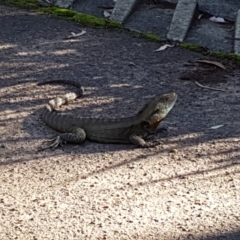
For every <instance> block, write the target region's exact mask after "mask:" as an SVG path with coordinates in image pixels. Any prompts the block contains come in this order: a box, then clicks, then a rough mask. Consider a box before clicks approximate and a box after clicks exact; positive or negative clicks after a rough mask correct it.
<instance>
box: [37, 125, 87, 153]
mask: <svg viewBox="0 0 240 240" xmlns="http://www.w3.org/2000/svg"><path fill="white" fill-rule="evenodd" d="M85 139H86V132H85V131H84V129H82V128H80V127H78V128H73V129H72V131H71V132H67V133H62V134H61V135H59V136H57V137H54V138H52V139H50V140H47V141H45V142H48V143H50V145H48V146H47V147H45V148H43V149H41V150H45V149H48V148H51V149H55V148H57V147H58V146H60V147H62V146H64V145H65V144H67V143H68V142H70V143H82V142H84V140H85Z"/></svg>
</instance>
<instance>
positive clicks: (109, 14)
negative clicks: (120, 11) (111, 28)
mask: <svg viewBox="0 0 240 240" xmlns="http://www.w3.org/2000/svg"><path fill="white" fill-rule="evenodd" d="M111 14H112V11H110V10H108V11H107V10H105V11H103V16H104V17H106V18H108V17H110V16H111Z"/></svg>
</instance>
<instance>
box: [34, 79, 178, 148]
mask: <svg viewBox="0 0 240 240" xmlns="http://www.w3.org/2000/svg"><path fill="white" fill-rule="evenodd" d="M52 83H66V84H70V85H74V86H76V87H77V88H78V91H76V92H71V93H67V94H65V95H64V96H62V97H57V98H55V99H52V100H50V101H49V102H48V103H47V104H46V106H45V107H44V109H43V111H42V113H41V118H42V119H43V121H44V122H45V123H46V124H47V125H48V126H49V127H51V128H53V129H55V130H57V131H58V132H61V134H60V135H59V136H57V137H54V138H53V139H51V140H49V142H50V144H49V145H48V147H47V148H52V149H54V148H56V147H58V146H62V145H64V144H66V143H67V142H70V143H82V142H84V140H85V139H88V140H91V141H96V142H101V143H132V144H135V145H137V146H139V147H143V148H148V147H153V146H156V143H154V141H152V142H146V141H145V140H146V138H147V136H148V135H152V134H155V133H156V130H157V127H158V125H159V124H160V122H161V121H162V120H163V119H164V118H165V117H166V116H167V115H168V113H169V112H170V111H171V109H172V108H173V107H174V105H175V102H176V100H177V94H176V93H167V94H163V95H157V96H155V97H154V98H152V99H151V100H150V101H148V102H147V103H146V105H145V106H144V107H143V108H142V109H141V110H140V111H139V112H138V114H136V115H135V116H132V117H127V118H118V119H107V118H82V117H80V118H78V117H72V116H67V115H61V114H59V113H58V111H57V109H58V108H60V107H61V106H62V105H63V104H66V103H68V102H70V101H73V100H75V99H76V98H78V97H80V96H82V95H83V88H82V86H81V85H80V84H79V83H78V82H77V81H71V80H69V81H67V80H49V81H45V82H41V83H38V85H45V84H52Z"/></svg>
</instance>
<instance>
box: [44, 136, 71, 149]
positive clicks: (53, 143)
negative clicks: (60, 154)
mask: <svg viewBox="0 0 240 240" xmlns="http://www.w3.org/2000/svg"><path fill="white" fill-rule="evenodd" d="M43 143H50V144H49V145H48V146H46V147H43V148H41V150H45V149H48V148H51V149H52V150H53V149H55V148H57V147H58V146H60V147H62V146H64V145H65V144H67V142H66V141H64V140H62V139H61V137H60V136H57V137H54V138H52V139H49V140H46V141H44V142H43Z"/></svg>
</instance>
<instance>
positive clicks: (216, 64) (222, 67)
mask: <svg viewBox="0 0 240 240" xmlns="http://www.w3.org/2000/svg"><path fill="white" fill-rule="evenodd" d="M194 62H196V63H206V64H210V65H215V66H217V67H219V68H221V69H224V70H225V69H226V67H225V66H223V64H222V63H220V62H215V61H208V60H196V61H194Z"/></svg>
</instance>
